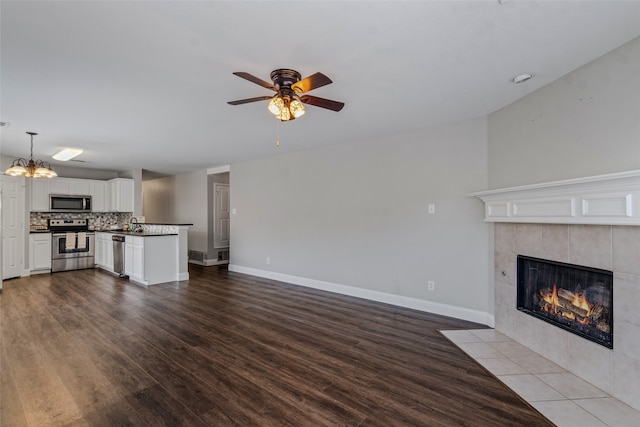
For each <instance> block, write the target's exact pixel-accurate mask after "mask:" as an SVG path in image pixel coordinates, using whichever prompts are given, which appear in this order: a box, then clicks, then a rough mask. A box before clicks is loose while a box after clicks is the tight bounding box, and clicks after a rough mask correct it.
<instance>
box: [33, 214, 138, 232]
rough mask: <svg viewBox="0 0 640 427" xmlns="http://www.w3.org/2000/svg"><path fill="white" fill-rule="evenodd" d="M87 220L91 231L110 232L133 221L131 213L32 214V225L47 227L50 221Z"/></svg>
mask: <svg viewBox="0 0 640 427" xmlns="http://www.w3.org/2000/svg"><path fill="white" fill-rule="evenodd" d="M85 218H86V219H87V220H89V229H90V230H108V229H109V228H111V227H112V226H122V225H123V224H128V223H129V222H130V220H131V212H92V213H75V212H56V213H52V212H32V213H31V214H30V225H36V226H41V225H44V226H47V225H48V220H49V219H85Z"/></svg>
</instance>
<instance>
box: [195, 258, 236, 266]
mask: <svg viewBox="0 0 640 427" xmlns="http://www.w3.org/2000/svg"><path fill="white" fill-rule="evenodd" d="M189 262H190V263H191V264H196V265H203V266H205V267H211V266H212V265H222V264H229V261H228V260H227V261H218V260H216V259H205V260H204V261H197V260H195V259H190V260H189Z"/></svg>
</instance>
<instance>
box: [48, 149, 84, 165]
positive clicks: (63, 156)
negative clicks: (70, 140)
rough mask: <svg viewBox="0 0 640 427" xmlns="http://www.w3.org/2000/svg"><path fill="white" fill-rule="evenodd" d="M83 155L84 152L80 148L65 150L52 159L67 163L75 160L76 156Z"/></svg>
mask: <svg viewBox="0 0 640 427" xmlns="http://www.w3.org/2000/svg"><path fill="white" fill-rule="evenodd" d="M80 153H82V150H81V149H79V148H63V149H62V150H60V151H58V152H57V153H56V154H54V155H53V156H52V157H53V158H54V159H56V160H60V161H61V162H66V161H67V160H71V159H73V158H74V157H75V156H77V155H79V154H80Z"/></svg>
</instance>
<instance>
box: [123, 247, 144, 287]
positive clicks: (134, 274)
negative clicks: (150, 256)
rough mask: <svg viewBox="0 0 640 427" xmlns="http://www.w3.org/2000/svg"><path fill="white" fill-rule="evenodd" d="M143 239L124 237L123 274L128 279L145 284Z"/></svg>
mask: <svg viewBox="0 0 640 427" xmlns="http://www.w3.org/2000/svg"><path fill="white" fill-rule="evenodd" d="M144 242H145V238H144V237H138V236H126V238H125V245H124V272H125V274H126V275H127V276H129V279H131V280H134V281H136V282H140V283H144V284H147V283H146V282H147V281H146V277H145V256H144Z"/></svg>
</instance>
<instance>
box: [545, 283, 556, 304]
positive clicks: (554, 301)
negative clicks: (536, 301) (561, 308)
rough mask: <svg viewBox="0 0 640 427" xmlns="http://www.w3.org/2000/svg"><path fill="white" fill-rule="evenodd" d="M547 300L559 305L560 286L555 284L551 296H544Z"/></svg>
mask: <svg viewBox="0 0 640 427" xmlns="http://www.w3.org/2000/svg"><path fill="white" fill-rule="evenodd" d="M543 299H544V300H545V301H546V302H548V303H549V304H551V305H552V306H556V305H559V303H558V288H556V285H555V284H554V285H553V292H551V295H550V296H545V297H544V298H543Z"/></svg>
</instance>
